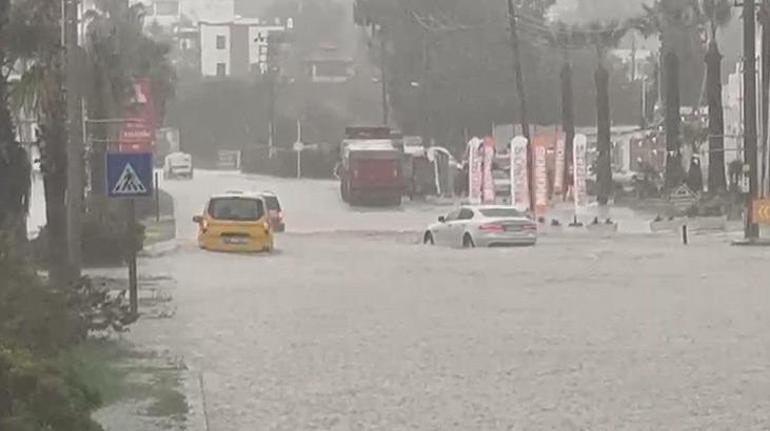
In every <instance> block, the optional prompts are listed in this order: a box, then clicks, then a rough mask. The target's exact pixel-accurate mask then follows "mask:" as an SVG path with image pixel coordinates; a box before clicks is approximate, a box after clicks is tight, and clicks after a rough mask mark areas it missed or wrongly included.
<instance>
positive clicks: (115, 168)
mask: <svg viewBox="0 0 770 431" xmlns="http://www.w3.org/2000/svg"><path fill="white" fill-rule="evenodd" d="M152 189H153V184H152V154H151V153H108V154H107V195H108V196H109V197H111V198H139V197H147V196H152Z"/></svg>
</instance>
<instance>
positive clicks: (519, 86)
mask: <svg viewBox="0 0 770 431" xmlns="http://www.w3.org/2000/svg"><path fill="white" fill-rule="evenodd" d="M517 19H518V18H517V16H516V6H515V5H514V4H513V0H508V21H509V22H510V30H511V50H512V52H513V74H514V78H515V79H516V92H517V93H518V95H519V103H520V105H519V122H520V123H521V133H522V134H523V135H524V137H525V138H527V172H528V173H529V181H528V182H529V205H530V210H531V211H533V212H534V210H535V188H534V184H535V182H534V181H533V179H534V176H533V171H534V170H533V169H532V167H533V166H532V165H533V164H532V137H531V136H530V134H529V120H528V119H527V94H526V90H525V88H524V73H523V72H522V70H521V49H520V47H519V31H518V25H517V22H516V20H517ZM514 123H515V122H514Z"/></svg>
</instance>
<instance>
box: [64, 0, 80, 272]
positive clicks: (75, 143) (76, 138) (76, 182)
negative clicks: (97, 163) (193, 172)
mask: <svg viewBox="0 0 770 431" xmlns="http://www.w3.org/2000/svg"><path fill="white" fill-rule="evenodd" d="M78 36H79V35H78V0H62V29H61V37H62V45H63V46H64V47H65V55H66V67H67V69H66V70H67V76H66V82H65V84H64V85H65V91H66V97H67V194H66V200H65V202H66V205H67V244H68V247H69V255H70V260H71V262H70V264H71V266H72V270H73V271H74V272H75V274H74V275H75V276H78V277H79V276H80V269H81V267H82V252H81V247H82V239H81V237H82V225H81V223H82V222H81V215H82V214H83V192H84V189H85V182H84V179H83V176H84V172H85V170H84V145H83V136H82V135H81V133H82V130H83V129H82V116H83V111H82V103H81V98H80V91H79V89H78V87H79V85H78V77H79V76H80V74H79V73H78V69H79V63H80V62H79V61H78Z"/></svg>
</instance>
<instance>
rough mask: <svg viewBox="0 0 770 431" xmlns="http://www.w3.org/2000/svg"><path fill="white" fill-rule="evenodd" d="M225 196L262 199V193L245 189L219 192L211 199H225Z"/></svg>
mask: <svg viewBox="0 0 770 431" xmlns="http://www.w3.org/2000/svg"><path fill="white" fill-rule="evenodd" d="M223 198H243V199H261V198H262V195H261V194H260V193H256V192H251V191H243V190H228V191H226V192H224V193H217V194H215V195H212V196H211V199H223Z"/></svg>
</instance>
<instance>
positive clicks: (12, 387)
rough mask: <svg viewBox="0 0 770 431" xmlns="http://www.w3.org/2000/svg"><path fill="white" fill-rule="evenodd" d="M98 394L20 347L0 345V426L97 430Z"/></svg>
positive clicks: (25, 430) (30, 430)
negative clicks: (94, 414) (93, 414)
mask: <svg viewBox="0 0 770 431" xmlns="http://www.w3.org/2000/svg"><path fill="white" fill-rule="evenodd" d="M99 405H100V399H99V395H98V394H97V393H95V392H94V391H92V390H90V389H89V388H87V387H86V386H85V385H83V384H82V383H81V382H80V381H79V380H77V379H76V378H74V376H73V375H71V374H68V373H66V372H64V371H62V370H60V369H59V368H57V367H56V366H54V365H53V364H52V363H51V362H49V361H47V360H41V359H39V357H35V356H34V355H33V354H32V353H30V352H29V351H25V350H23V349H12V348H4V347H2V346H0V430H13V431H100V430H102V428H101V426H99V424H97V423H96V422H94V421H93V420H92V419H91V412H92V411H93V410H94V409H96V408H97V407H98V406H99Z"/></svg>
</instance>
